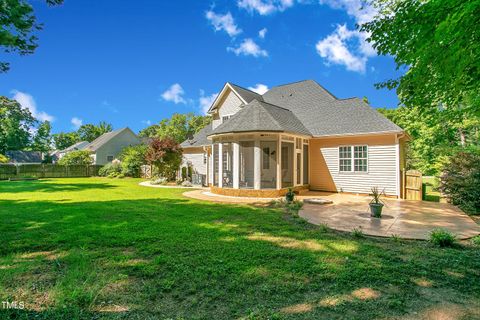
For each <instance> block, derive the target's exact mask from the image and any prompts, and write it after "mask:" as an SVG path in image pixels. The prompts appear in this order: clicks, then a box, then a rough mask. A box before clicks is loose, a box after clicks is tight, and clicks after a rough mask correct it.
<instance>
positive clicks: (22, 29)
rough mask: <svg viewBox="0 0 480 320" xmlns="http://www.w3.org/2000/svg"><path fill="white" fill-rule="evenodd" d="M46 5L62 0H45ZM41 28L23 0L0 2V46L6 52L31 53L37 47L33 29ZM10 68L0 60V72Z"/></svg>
mask: <svg viewBox="0 0 480 320" xmlns="http://www.w3.org/2000/svg"><path fill="white" fill-rule="evenodd" d="M46 2H47V4H48V5H58V4H61V3H63V0H47V1H46ZM40 29H42V25H41V24H39V23H38V22H37V19H36V17H35V15H34V13H33V8H32V6H31V5H30V4H28V3H27V2H25V1H24V0H3V1H1V2H0V46H1V47H3V50H4V51H5V52H7V53H10V52H18V53H19V54H20V55H27V54H32V53H33V52H34V51H35V49H36V48H37V47H38V43H37V40H38V38H37V36H36V35H35V34H34V33H35V31H38V30H40ZM9 69H10V64H9V63H8V62H0V72H6V71H8V70H9Z"/></svg>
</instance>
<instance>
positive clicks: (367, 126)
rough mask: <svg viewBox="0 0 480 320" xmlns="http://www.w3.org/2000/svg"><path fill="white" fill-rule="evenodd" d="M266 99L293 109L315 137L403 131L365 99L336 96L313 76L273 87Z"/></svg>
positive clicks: (264, 98)
mask: <svg viewBox="0 0 480 320" xmlns="http://www.w3.org/2000/svg"><path fill="white" fill-rule="evenodd" d="M263 100H264V101H265V102H268V103H272V104H275V105H277V106H280V107H284V108H286V109H288V110H290V111H292V112H293V113H294V114H295V115H296V116H297V118H298V119H299V120H300V121H301V122H302V123H303V125H304V126H305V127H306V128H307V129H308V130H309V131H310V132H311V134H312V135H313V136H315V137H321V136H331V135H349V134H366V133H380V132H382V133H383V132H402V131H403V129H402V128H400V127H399V126H397V125H396V124H394V123H393V122H391V121H390V120H388V119H387V118H386V117H384V116H383V115H381V114H380V113H379V112H378V111H376V110H375V109H373V108H372V107H370V106H369V105H368V104H367V103H365V102H364V101H363V100H362V99H359V98H350V99H337V98H336V97H335V96H334V95H333V94H331V93H330V92H328V91H327V90H326V89H325V88H323V87H322V86H321V85H319V84H318V83H317V82H315V81H313V80H305V81H300V82H295V83H291V84H287V85H282V86H277V87H273V88H272V89H270V90H269V91H268V92H266V93H265V94H264V95H263Z"/></svg>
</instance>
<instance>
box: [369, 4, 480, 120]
mask: <svg viewBox="0 0 480 320" xmlns="http://www.w3.org/2000/svg"><path fill="white" fill-rule="evenodd" d="M372 5H373V6H375V7H377V9H378V10H379V14H378V15H377V16H376V17H375V18H374V19H373V20H372V21H371V22H368V23H365V24H363V25H362V26H361V27H360V30H361V31H365V32H367V33H368V34H369V37H368V39H367V40H368V41H369V42H370V43H371V44H372V45H373V47H374V48H375V49H376V50H377V52H378V53H379V54H382V55H391V56H393V57H394V59H395V63H396V65H397V69H407V71H406V72H405V73H404V74H403V75H401V76H400V77H399V78H397V79H391V80H388V81H385V82H383V83H380V84H378V87H387V88H389V89H393V88H396V89H397V93H398V96H399V98H400V100H401V102H402V103H404V104H405V105H407V106H421V107H426V106H430V105H434V106H443V107H447V108H457V107H462V106H465V105H466V100H470V102H469V103H470V105H472V104H471V103H472V102H473V106H475V109H476V111H475V113H476V114H477V116H478V112H479V109H480V108H479V106H480V104H479V99H480V98H479V95H478V92H480V81H478V79H480V59H479V57H480V28H479V27H478V25H479V23H480V21H479V18H478V17H480V0H470V1H465V0H424V1H415V0H400V1H390V0H373V1H372ZM472 100H474V101H472Z"/></svg>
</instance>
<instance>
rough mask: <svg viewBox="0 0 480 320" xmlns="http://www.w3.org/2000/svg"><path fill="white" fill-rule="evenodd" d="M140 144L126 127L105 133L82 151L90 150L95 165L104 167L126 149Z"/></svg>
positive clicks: (137, 138)
mask: <svg viewBox="0 0 480 320" xmlns="http://www.w3.org/2000/svg"><path fill="white" fill-rule="evenodd" d="M140 143H141V140H140V138H139V137H137V135H136V134H135V133H134V132H133V131H132V130H130V128H127V127H126V128H122V129H118V130H115V131H111V132H107V133H104V134H103V135H101V136H100V137H98V138H97V139H95V140H93V141H92V142H90V143H88V144H87V145H85V146H83V147H82V148H81V149H80V150H89V151H90V152H92V158H93V163H94V164H98V165H104V164H106V163H109V162H112V161H113V160H114V159H116V158H117V157H118V156H119V154H120V152H121V151H122V150H123V149H124V148H126V147H128V146H134V145H137V144H140Z"/></svg>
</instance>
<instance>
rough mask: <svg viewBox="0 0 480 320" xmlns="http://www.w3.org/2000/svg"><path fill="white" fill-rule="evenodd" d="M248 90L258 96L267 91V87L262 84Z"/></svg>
mask: <svg viewBox="0 0 480 320" xmlns="http://www.w3.org/2000/svg"><path fill="white" fill-rule="evenodd" d="M248 90H252V91H253V92H256V93H258V94H264V93H265V92H267V91H268V86H267V85H265V84H262V83H257V84H256V85H255V86H254V87H248Z"/></svg>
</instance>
